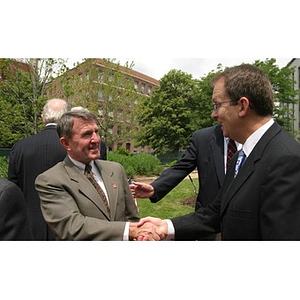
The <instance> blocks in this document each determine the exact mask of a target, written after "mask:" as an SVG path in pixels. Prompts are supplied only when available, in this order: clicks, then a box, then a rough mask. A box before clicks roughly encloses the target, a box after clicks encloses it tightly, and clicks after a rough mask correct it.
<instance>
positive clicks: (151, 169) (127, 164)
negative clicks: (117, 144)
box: [107, 151, 163, 178]
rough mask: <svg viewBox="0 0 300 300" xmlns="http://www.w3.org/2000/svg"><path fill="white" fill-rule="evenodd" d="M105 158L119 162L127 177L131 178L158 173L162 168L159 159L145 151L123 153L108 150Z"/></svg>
mask: <svg viewBox="0 0 300 300" xmlns="http://www.w3.org/2000/svg"><path fill="white" fill-rule="evenodd" d="M107 159H108V160H110V161H115V162H118V163H120V164H121V165H122V166H123V167H124V169H125V172H126V174H127V177H128V178H133V177H134V176H135V175H147V176H149V175H159V174H160V172H161V171H162V169H163V167H162V166H161V164H160V161H159V159H157V158H156V157H155V156H153V155H150V154H147V153H140V154H136V155H127V154H125V155H124V154H120V153H118V151H116V152H109V153H108V155H107Z"/></svg>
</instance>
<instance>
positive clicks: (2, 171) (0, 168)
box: [0, 156, 8, 178]
mask: <svg viewBox="0 0 300 300" xmlns="http://www.w3.org/2000/svg"><path fill="white" fill-rule="evenodd" d="M7 176H8V161H7V158H6V157H3V156H0V178H7Z"/></svg>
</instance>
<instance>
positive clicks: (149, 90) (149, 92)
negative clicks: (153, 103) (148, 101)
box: [148, 85, 152, 96]
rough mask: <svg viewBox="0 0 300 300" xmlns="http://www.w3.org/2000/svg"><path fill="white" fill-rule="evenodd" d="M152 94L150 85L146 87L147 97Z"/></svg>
mask: <svg viewBox="0 0 300 300" xmlns="http://www.w3.org/2000/svg"><path fill="white" fill-rule="evenodd" d="M151 93H152V86H151V85H148V95H149V96H150V95H151Z"/></svg>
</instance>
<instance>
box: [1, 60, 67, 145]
mask: <svg viewBox="0 0 300 300" xmlns="http://www.w3.org/2000/svg"><path fill="white" fill-rule="evenodd" d="M63 67H65V65H64V64H63V60H59V59H58V60H56V59H20V60H14V59H0V72H1V79H2V80H1V81H0V109H1V110H0V117H1V118H0V125H1V133H0V146H1V147H11V146H12V145H13V144H14V143H15V142H16V141H18V140H20V139H21V138H24V137H27V136H29V135H32V134H35V133H37V132H38V130H39V128H40V126H41V121H40V114H41V109H42V107H43V105H44V103H45V101H46V94H45V92H46V89H45V88H46V84H47V82H48V81H49V80H51V78H53V76H56V75H57V74H59V73H60V71H61V70H62V69H63Z"/></svg>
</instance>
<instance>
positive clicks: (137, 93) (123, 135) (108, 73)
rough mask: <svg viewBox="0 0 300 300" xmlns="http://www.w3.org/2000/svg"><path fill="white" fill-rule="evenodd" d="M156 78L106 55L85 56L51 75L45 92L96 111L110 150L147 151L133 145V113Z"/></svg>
mask: <svg viewBox="0 0 300 300" xmlns="http://www.w3.org/2000/svg"><path fill="white" fill-rule="evenodd" d="M158 86H159V81H158V80H156V79H154V78H151V77H149V76H147V75H145V74H142V73H140V72H137V71H135V70H133V69H132V68H131V67H127V66H121V65H119V64H115V63H114V62H112V61H110V60H106V59H88V60H87V61H85V62H83V63H81V64H79V65H77V66H76V67H75V68H73V69H70V70H68V71H67V72H66V73H65V74H63V75H62V76H60V77H58V78H55V79H54V80H53V81H52V82H51V83H50V84H49V86H48V92H47V96H48V97H49V98H52V97H60V98H64V99H68V100H69V102H70V104H71V106H83V107H86V108H88V109H89V110H91V111H92V112H94V113H96V114H97V115H98V116H99V121H100V124H101V127H102V131H101V135H102V138H103V139H104V140H105V142H106V144H107V147H108V149H109V150H110V151H115V150H117V149H118V148H119V147H123V148H125V149H126V150H128V151H130V152H131V153H140V152H147V153H150V152H151V149H149V148H148V147H147V146H144V147H141V146H139V147H136V146H135V145H134V134H136V132H138V130H139V127H138V124H137V120H136V117H135V111H136V109H137V104H138V101H139V100H140V99H141V98H142V97H146V98H149V97H150V96H151V94H152V93H153V91H154V89H155V88H156V87H158Z"/></svg>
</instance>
